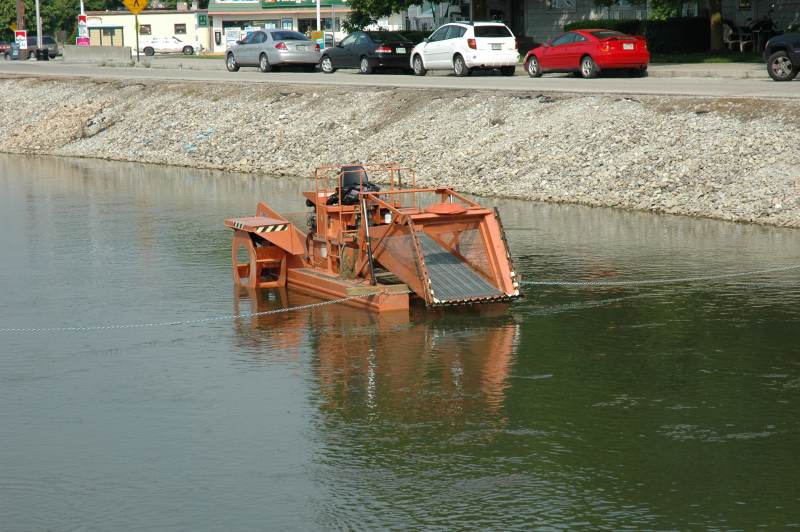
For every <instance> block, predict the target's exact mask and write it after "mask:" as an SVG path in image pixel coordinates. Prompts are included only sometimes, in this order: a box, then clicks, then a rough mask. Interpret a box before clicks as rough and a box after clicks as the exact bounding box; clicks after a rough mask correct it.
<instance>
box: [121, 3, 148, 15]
mask: <svg viewBox="0 0 800 532" xmlns="http://www.w3.org/2000/svg"><path fill="white" fill-rule="evenodd" d="M122 3H124V4H125V7H127V8H128V11H130V12H131V13H133V14H134V15H138V14H139V13H141V12H142V10H143V9H144V8H146V7H147V0H122Z"/></svg>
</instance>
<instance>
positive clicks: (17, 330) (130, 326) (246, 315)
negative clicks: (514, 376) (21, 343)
mask: <svg viewBox="0 0 800 532" xmlns="http://www.w3.org/2000/svg"><path fill="white" fill-rule="evenodd" d="M370 295H374V294H362V295H355V296H348V297H342V298H339V299H331V300H330V301H321V302H319V303H310V304H308V305H298V306H296V307H286V308H279V309H273V310H265V311H263V312H246V313H243V314H226V315H223V316H212V317H209V318H198V319H195V320H181V321H162V322H154V323H131V324H124V325H96V326H90V327H40V328H35V327H29V328H13V327H10V328H2V329H0V333H46V332H84V331H105V330H111V329H141V328H145V327H170V326H177V325H196V324H198V323H208V322H212V321H225V320H238V319H241V318H257V317H260V316H269V315H272V314H282V313H284V312H294V311H297V310H311V309H314V308H319V307H324V306H326V305H334V304H336V303H344V302H345V301H351V300H353V299H359V298H362V297H368V296H370Z"/></svg>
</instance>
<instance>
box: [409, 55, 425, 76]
mask: <svg viewBox="0 0 800 532" xmlns="http://www.w3.org/2000/svg"><path fill="white" fill-rule="evenodd" d="M412 64H413V70H414V75H415V76H424V75H425V74H427V73H428V70H427V69H426V68H425V65H424V64H423V63H422V57H421V56H419V55H415V56H414V62H413V63H412Z"/></svg>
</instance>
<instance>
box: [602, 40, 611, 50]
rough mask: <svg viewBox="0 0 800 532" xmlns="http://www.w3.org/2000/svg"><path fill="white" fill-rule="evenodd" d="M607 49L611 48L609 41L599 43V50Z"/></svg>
mask: <svg viewBox="0 0 800 532" xmlns="http://www.w3.org/2000/svg"><path fill="white" fill-rule="evenodd" d="M609 50H611V43H610V42H604V43H601V44H600V51H601V52H608V51H609Z"/></svg>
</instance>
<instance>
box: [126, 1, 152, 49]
mask: <svg viewBox="0 0 800 532" xmlns="http://www.w3.org/2000/svg"><path fill="white" fill-rule="evenodd" d="M122 2H123V3H124V4H125V7H127V8H128V11H130V12H131V13H133V26H134V31H135V32H136V62H137V63H138V62H139V13H141V12H142V10H143V9H144V8H145V6H146V5H147V0H122Z"/></svg>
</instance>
